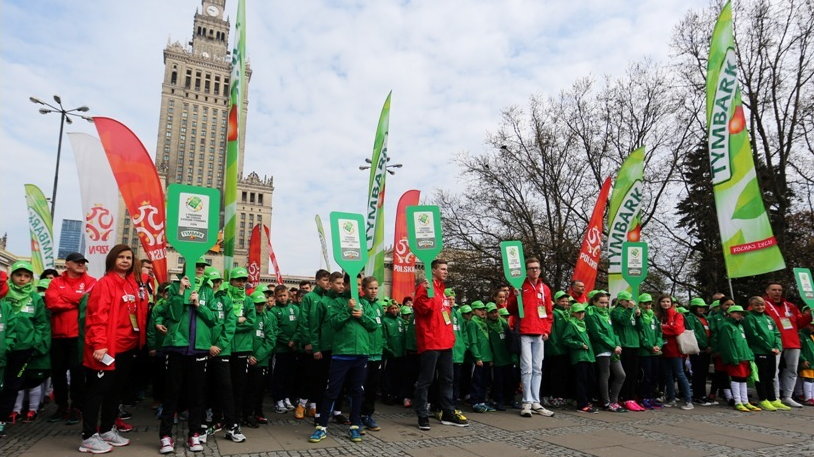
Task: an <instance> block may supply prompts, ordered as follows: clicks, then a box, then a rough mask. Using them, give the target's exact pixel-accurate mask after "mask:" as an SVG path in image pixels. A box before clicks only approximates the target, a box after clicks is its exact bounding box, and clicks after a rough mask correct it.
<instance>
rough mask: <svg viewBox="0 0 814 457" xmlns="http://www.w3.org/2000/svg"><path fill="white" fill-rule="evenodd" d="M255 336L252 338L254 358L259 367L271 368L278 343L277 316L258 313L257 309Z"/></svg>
mask: <svg viewBox="0 0 814 457" xmlns="http://www.w3.org/2000/svg"><path fill="white" fill-rule="evenodd" d="M254 312H255V319H254V322H255V323H254V335H253V336H252V356H253V357H254V358H255V359H257V365H256V366H258V367H267V366H269V360H270V359H271V354H273V353H274V345H275V344H276V343H277V316H275V315H274V313H272V312H271V311H268V310H265V309H264V310H263V312H261V313H258V312H257V309H256V308H255V310H254Z"/></svg>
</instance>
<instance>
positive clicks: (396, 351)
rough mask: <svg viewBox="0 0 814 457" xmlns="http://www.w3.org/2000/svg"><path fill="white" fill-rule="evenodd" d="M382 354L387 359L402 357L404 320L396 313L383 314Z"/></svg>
mask: <svg viewBox="0 0 814 457" xmlns="http://www.w3.org/2000/svg"><path fill="white" fill-rule="evenodd" d="M382 332H383V334H384V356H385V357H386V358H388V359H397V358H400V357H404V336H405V335H404V320H403V319H402V318H401V317H400V316H398V315H395V316H394V315H392V314H390V313H385V314H384V319H383V320H382Z"/></svg>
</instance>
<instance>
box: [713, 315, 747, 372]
mask: <svg viewBox="0 0 814 457" xmlns="http://www.w3.org/2000/svg"><path fill="white" fill-rule="evenodd" d="M718 331H719V333H718V352H719V353H720V354H721V361H722V362H723V363H725V364H727V365H737V364H739V363H741V362H744V361H749V360H755V356H754V354H753V353H752V350H751V349H749V343H747V341H746V332H744V330H743V326H742V325H741V324H740V323H739V322H738V321H736V320H735V319H733V318H731V317H728V318H726V319H723V320H721V322H720V327H719V328H718Z"/></svg>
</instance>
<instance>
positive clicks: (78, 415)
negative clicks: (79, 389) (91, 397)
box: [65, 408, 82, 425]
mask: <svg viewBox="0 0 814 457" xmlns="http://www.w3.org/2000/svg"><path fill="white" fill-rule="evenodd" d="M80 422H82V411H80V410H79V408H71V411H70V412H69V413H68V420H67V421H65V423H66V424H68V425H76V424H78V423H80Z"/></svg>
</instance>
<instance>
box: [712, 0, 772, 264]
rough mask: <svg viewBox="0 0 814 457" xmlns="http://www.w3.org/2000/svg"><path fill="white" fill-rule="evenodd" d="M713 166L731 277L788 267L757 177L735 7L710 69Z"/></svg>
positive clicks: (724, 14)
mask: <svg viewBox="0 0 814 457" xmlns="http://www.w3.org/2000/svg"><path fill="white" fill-rule="evenodd" d="M707 132H708V135H709V137H708V146H709V164H710V173H711V175H712V186H713V192H714V194H715V207H716V210H717V213H718V228H719V229H720V232H721V244H722V246H723V252H724V261H725V262H726V272H727V275H728V276H729V277H730V278H741V277H744V276H752V275H758V274H763V273H768V272H770V271H776V270H782V269H784V268H785V267H786V263H785V262H784V261H783V255H782V254H781V253H780V248H779V247H778V246H777V240H776V239H775V237H774V234H773V233H772V227H771V225H770V224H769V218H768V215H767V214H766V208H765V207H764V206H763V197H762V196H761V193H760V186H759V185H758V181H757V174H756V173H755V162H754V160H753V158H752V148H751V146H750V144H749V132H748V131H747V130H746V119H745V117H744V114H743V104H742V102H741V92H740V88H739V87H738V57H737V53H736V51H735V38H734V34H733V31H732V5H731V4H730V3H729V2H727V4H726V5H725V6H724V8H723V10H722V11H721V14H720V16H718V22H717V23H716V24H715V30H714V31H713V33H712V42H711V43H710V50H709V61H708V64H707Z"/></svg>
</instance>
